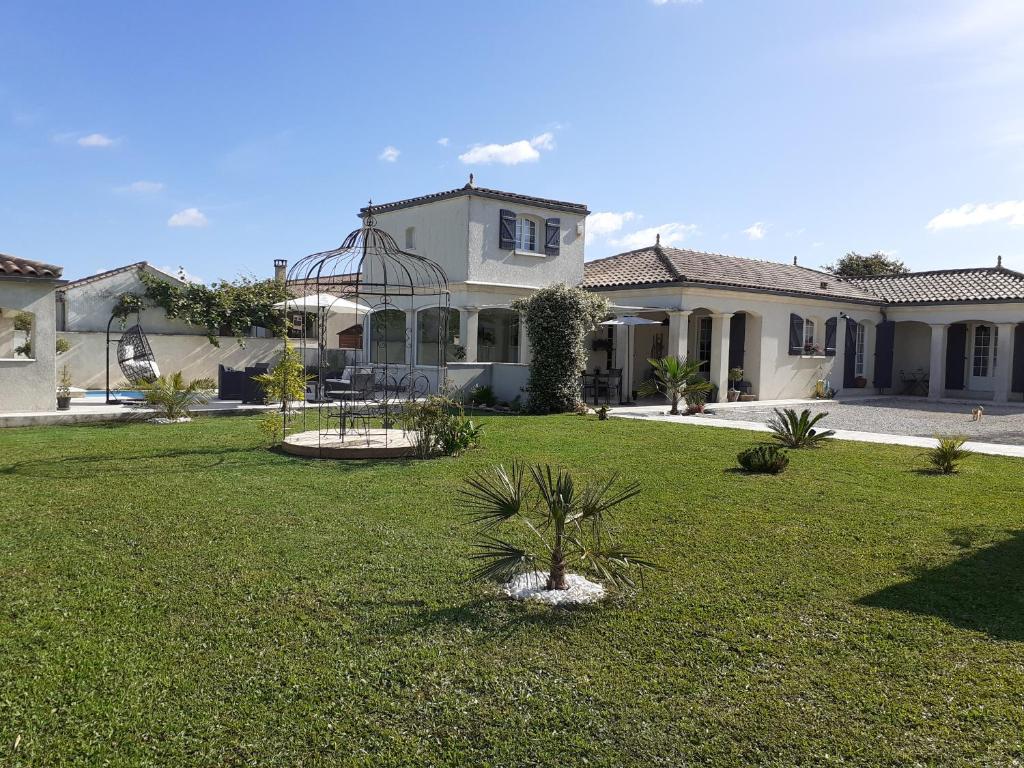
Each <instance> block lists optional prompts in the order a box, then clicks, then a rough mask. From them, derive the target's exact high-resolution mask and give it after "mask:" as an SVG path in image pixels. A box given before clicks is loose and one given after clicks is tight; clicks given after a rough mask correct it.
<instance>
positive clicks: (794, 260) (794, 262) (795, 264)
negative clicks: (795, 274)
mask: <svg viewBox="0 0 1024 768" xmlns="http://www.w3.org/2000/svg"><path fill="white" fill-rule="evenodd" d="M793 266H794V267H798V266H800V265H799V264H797V263H796V256H794V257H793Z"/></svg>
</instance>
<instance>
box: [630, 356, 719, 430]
mask: <svg viewBox="0 0 1024 768" xmlns="http://www.w3.org/2000/svg"><path fill="white" fill-rule="evenodd" d="M647 362H648V363H650V364H651V368H652V369H653V371H654V375H653V376H652V377H651V378H649V379H648V380H647V381H645V382H643V383H642V384H641V385H640V387H639V393H640V394H641V395H643V396H644V397H648V396H650V395H664V396H665V398H666V399H667V400H668V401H669V402H670V403H671V407H670V408H669V411H668V412H669V413H670V414H671V415H673V416H678V415H679V401H680V400H686V401H687V402H689V398H690V397H697V396H698V395H700V397H701V402H703V398H704V397H705V396H706V395H707V393H708V392H710V391H711V385H710V384H709V383H708V382H706V381H705V380H704V379H702V378H701V377H700V375H699V371H700V361H697V360H680V359H679V358H678V357H662V358H652V359H650V360H648V361H647Z"/></svg>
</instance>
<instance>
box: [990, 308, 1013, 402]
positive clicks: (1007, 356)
mask: <svg viewBox="0 0 1024 768" xmlns="http://www.w3.org/2000/svg"><path fill="white" fill-rule="evenodd" d="M996 327H997V328H999V341H998V343H997V344H996V369H995V371H994V372H993V373H994V374H995V385H996V386H995V397H994V399H995V401H996V402H997V403H1005V402H1007V401H1008V400H1009V399H1010V386H1011V385H1012V384H1013V332H1014V330H1016V328H1017V325H1016V323H999V325H998V326H996Z"/></svg>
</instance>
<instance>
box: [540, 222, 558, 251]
mask: <svg viewBox="0 0 1024 768" xmlns="http://www.w3.org/2000/svg"><path fill="white" fill-rule="evenodd" d="M561 224H562V220H561V219H545V220H544V253H546V254H547V255H548V256H557V255H558V246H559V244H560V242H561V232H562V230H561Z"/></svg>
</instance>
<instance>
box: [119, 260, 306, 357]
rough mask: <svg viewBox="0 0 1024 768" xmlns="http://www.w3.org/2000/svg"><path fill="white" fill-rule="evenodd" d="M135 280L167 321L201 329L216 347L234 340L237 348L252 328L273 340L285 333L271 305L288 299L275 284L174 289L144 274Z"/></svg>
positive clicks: (194, 285)
mask: <svg viewBox="0 0 1024 768" xmlns="http://www.w3.org/2000/svg"><path fill="white" fill-rule="evenodd" d="M139 277H140V279H141V280H142V282H143V284H145V286H146V298H147V299H149V301H150V302H152V303H153V305H155V306H158V307H160V308H161V309H163V311H164V313H165V314H166V315H167V317H169V318H172V319H178V320H184V321H185V322H186V323H188V324H189V325H195V326H199V327H201V328H205V329H206V331H207V336H206V338H207V339H209V341H210V343H211V344H213V345H214V346H217V347H219V346H220V340H219V339H218V336H234V337H235V339H236V340H237V341H238V343H239V344H240V345H243V344H244V341H243V339H244V338H245V337H246V336H247V335H248V334H249V329H250V328H252V327H253V326H256V327H259V328H266V329H267V330H269V331H270V332H271V333H273V334H274V335H275V336H282V335H284V332H285V313H284V312H282V311H281V310H279V309H274V304H276V303H278V302H279V301H284V300H285V299H289V298H291V294H290V293H289V292H288V289H287V288H286V287H285V285H284V283H282V282H280V281H277V280H251V279H249V278H245V277H243V278H239V279H238V280H234V281H227V280H222V281H221V282H219V283H213V284H212V285H203V284H202V283H187V284H185V285H184V286H179V285H174V284H173V283H169V282H167V281H165V280H161V279H160V278H159V277H156V276H155V275H151V274H149V273H148V272H140V273H139Z"/></svg>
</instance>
